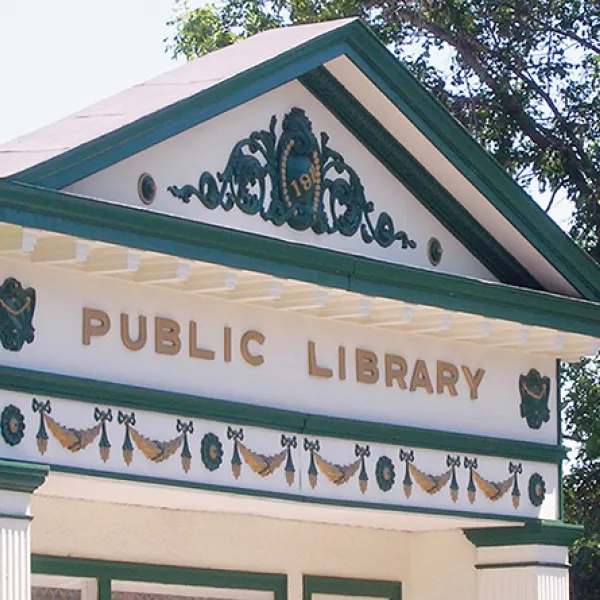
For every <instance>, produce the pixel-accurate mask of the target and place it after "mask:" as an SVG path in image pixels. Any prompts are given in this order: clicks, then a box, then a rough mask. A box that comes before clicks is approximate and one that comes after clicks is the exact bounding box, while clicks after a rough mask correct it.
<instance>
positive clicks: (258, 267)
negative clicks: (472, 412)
mask: <svg viewBox="0 0 600 600" xmlns="http://www.w3.org/2000/svg"><path fill="white" fill-rule="evenodd" d="M0 221H4V222H7V223H14V224H17V225H22V226H24V227H31V228H37V229H43V230H48V231H55V232H58V233H63V234H67V235H72V236H76V237H81V238H84V239H89V240H98V241H103V242H107V243H112V244H118V245H122V246H125V247H129V248H137V249H140V250H151V251H154V252H162V253H164V254H168V255H172V256H177V257H181V258H188V259H192V260H199V261H208V262H213V263H215V264H220V265H225V266H228V267H233V268H239V269H247V270H250V271H256V272H261V273H266V274H270V275H273V276H276V277H287V278H292V279H297V280H299V281H305V282H308V283H314V284H317V285H324V286H327V287H331V288H337V289H342V290H348V291H351V292H356V293H359V294H365V295H368V296H376V297H382V298H389V299H394V300H402V301H405V302H412V303H416V304H423V305H428V306H436V307H439V308H443V309H447V310H450V311H459V312H466V313H471V314H477V315H482V316H484V317H489V318H495V319H504V320H510V321H517V322H519V323H523V324H525V325H533V326H540V327H548V328H551V329H556V330H559V331H567V332H573V333H579V334H582V335H587V336H594V337H600V310H599V309H600V306H599V305H598V304H596V303H593V302H589V301H586V300H579V299H573V298H567V297H563V296H558V295H554V294H549V293H546V292H539V291H534V290H527V289H522V288H517V287H511V286H508V285H504V284H497V283H493V282H486V281H480V280H477V279H470V278H465V277H458V276H455V275H447V274H443V273H436V272H432V271H424V270H420V269H416V268H413V267H407V266H403V265H395V264H391V263H383V262H379V261H377V260H372V259H367V258H364V257H361V256H355V255H350V254H344V253H341V252H335V251H331V250H324V249H321V248H315V247H313V246H304V245H301V244H292V243H288V242H285V241H282V240H278V239H274V238H267V237H264V236H260V235H255V234H251V233H246V232H242V231H236V230H232V229H226V228H222V227H216V226H213V225H208V224H205V223H199V222H195V221H190V220H186V219H181V218H178V217H171V216H168V215H162V214H158V213H153V212H150V211H147V210H144V209H141V208H132V207H126V206H122V205H118V204H114V203H110V202H102V201H97V200H91V199H89V198H84V197H82V196H77V195H74V194H67V193H64V192H58V191H52V190H47V189H42V188H36V187H34V186H29V185H25V184H17V183H9V182H6V181H1V180H0Z"/></svg>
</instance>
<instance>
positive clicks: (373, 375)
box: [356, 348, 379, 384]
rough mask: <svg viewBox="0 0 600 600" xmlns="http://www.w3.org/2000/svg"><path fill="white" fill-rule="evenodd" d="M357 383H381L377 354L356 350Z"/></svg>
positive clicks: (362, 349)
mask: <svg viewBox="0 0 600 600" xmlns="http://www.w3.org/2000/svg"><path fill="white" fill-rule="evenodd" d="M356 381H358V382H359V383H369V384H373V383H377V382H378V381H379V369H378V368H377V354H375V352H371V351H370V350H365V349H364V348H357V349H356Z"/></svg>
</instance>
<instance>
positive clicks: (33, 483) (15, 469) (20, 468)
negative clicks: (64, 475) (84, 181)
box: [0, 459, 50, 494]
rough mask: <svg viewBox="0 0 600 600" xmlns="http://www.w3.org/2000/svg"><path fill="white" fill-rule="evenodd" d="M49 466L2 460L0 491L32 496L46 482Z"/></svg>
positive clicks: (0, 462) (0, 460)
mask: <svg viewBox="0 0 600 600" xmlns="http://www.w3.org/2000/svg"><path fill="white" fill-rule="evenodd" d="M49 471H50V467H49V466H47V465H41V464H33V463H25V462H18V461H15V460H4V459H0V490H3V491H8V492H22V493H26V494H31V493H33V492H34V491H35V490H37V489H38V488H39V487H40V485H42V483H44V481H45V480H46V476H47V475H48V472H49Z"/></svg>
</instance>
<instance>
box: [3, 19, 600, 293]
mask: <svg viewBox="0 0 600 600" xmlns="http://www.w3.org/2000/svg"><path fill="white" fill-rule="evenodd" d="M342 54H346V55H347V56H348V57H349V58H350V59H351V60H352V61H353V62H354V64H355V65H356V66H357V67H358V68H359V69H360V70H361V71H362V72H363V73H364V74H365V75H366V76H367V77H369V78H370V79H371V80H372V81H373V83H374V84H375V85H376V86H377V87H378V88H379V89H380V90H381V91H382V92H383V93H384V94H385V95H386V96H387V97H388V99H389V100H390V101H391V102H392V103H393V104H394V105H395V106H396V107H397V108H398V109H399V110H400V111H402V112H403V113H404V114H406V116H407V117H408V118H409V119H410V120H411V121H412V122H413V124H414V125H415V126H416V127H417V128H418V129H419V130H420V131H421V132H422V133H423V134H424V135H425V136H426V137H427V138H428V139H429V140H430V141H431V143H432V144H433V145H434V146H435V147H436V148H437V149H438V150H439V151H440V152H441V153H442V154H443V155H444V156H445V157H446V158H447V159H448V160H449V161H450V162H451V163H452V164H453V165H454V166H455V168H456V169H457V170H458V171H459V172H460V173H461V174H462V175H463V176H464V177H465V178H466V179H467V180H468V181H469V182H470V183H471V185H473V186H474V187H475V188H476V189H477V190H478V191H479V192H480V193H481V194H482V195H483V196H484V197H485V198H486V199H487V200H488V201H489V202H490V204H491V205H492V206H493V207H494V208H495V209H496V210H497V211H498V212H499V213H500V214H501V215H502V216H503V217H504V218H505V219H506V220H507V221H508V222H509V223H510V224H511V225H512V226H513V227H514V228H515V229H516V230H517V231H518V232H519V233H520V234H521V235H522V236H523V237H524V238H525V239H526V240H527V241H528V243H529V244H530V245H531V246H532V247H533V248H534V249H535V250H537V252H539V253H540V254H541V255H542V256H543V257H544V258H545V259H546V260H547V261H548V262H549V263H550V264H552V265H553V267H554V268H555V269H556V270H557V271H558V273H559V274H560V275H561V276H562V277H563V278H564V279H565V280H566V281H568V282H569V283H570V284H571V285H572V286H573V288H575V289H576V290H577V291H578V292H579V293H580V294H581V295H582V296H583V297H584V298H586V299H588V300H600V266H598V265H597V264H596V263H595V262H594V261H593V260H592V259H591V258H590V257H589V256H588V255H587V254H586V253H585V252H583V251H582V250H581V249H580V248H578V247H577V246H576V245H575V243H574V242H573V241H572V240H571V239H570V238H569V237H568V236H567V235H566V234H565V233H564V232H563V231H562V230H561V229H560V228H559V227H558V226H557V225H556V224H555V223H554V222H553V221H552V220H551V219H550V218H549V217H548V216H547V215H546V214H545V213H544V211H543V210H542V209H541V208H540V207H539V206H538V205H537V204H536V203H535V201H534V200H533V199H532V198H531V197H530V196H528V195H527V194H526V193H525V192H524V191H523V190H522V189H521V188H520V187H519V186H518V185H517V184H516V183H515V182H514V181H513V180H512V178H511V177H510V176H509V175H508V174H507V173H506V172H505V171H504V170H503V169H502V167H501V166H500V165H499V164H498V163H497V162H496V161H495V160H494V159H493V158H492V157H491V156H490V155H489V153H487V152H486V151H485V150H484V149H483V148H482V147H481V146H480V145H479V144H478V143H477V142H475V140H474V139H473V138H471V136H470V134H469V133H468V132H467V131H466V130H465V129H464V128H463V127H462V126H461V125H460V124H459V123H458V122H457V121H456V120H455V119H454V118H453V117H452V116H451V115H450V114H449V113H448V111H447V110H446V109H445V108H444V107H443V106H442V105H441V103H439V102H438V100H437V99H436V98H434V97H433V96H432V95H431V94H429V92H427V91H426V90H425V89H424V88H423V87H422V85H421V84H420V83H419V82H418V81H417V80H416V79H415V78H414V77H413V76H412V75H411V74H410V73H409V72H408V71H407V70H406V68H404V67H403V66H402V65H401V64H400V63H399V62H398V61H397V60H396V58H395V57H394V56H393V55H392V54H391V53H390V52H389V51H388V50H387V49H386V48H385V47H384V46H383V45H382V44H381V43H380V42H379V40H377V38H376V37H375V35H374V34H373V33H372V32H371V31H370V30H369V28H368V27H367V26H366V25H365V24H364V23H362V22H361V21H360V20H354V21H351V22H349V23H347V24H344V25H342V26H340V27H339V28H337V29H334V30H332V31H327V32H325V33H323V34H321V35H318V36H315V37H314V38H311V39H310V40H308V41H306V42H303V43H301V44H300V45H298V46H295V47H293V48H291V49H290V50H287V51H285V52H283V53H282V54H280V55H277V56H275V57H273V58H271V59H269V60H267V61H264V62H262V63H259V64H258V65H256V66H254V67H252V68H250V69H247V70H246V71H243V72H241V73H239V74H237V75H234V76H233V77H231V78H229V79H226V80H224V81H222V82H220V83H218V84H216V85H214V86H212V87H210V88H208V89H205V90H202V91H200V92H199V93H197V94H194V95H193V96H190V97H189V98H186V99H184V100H181V101H179V102H176V103H175V104H172V105H169V106H167V107H165V108H163V109H161V110H159V111H157V112H155V113H152V114H150V115H147V116H145V117H142V118H140V119H138V120H137V121H134V122H132V123H129V124H127V125H124V126H123V127H121V128H119V129H117V130H115V131H112V132H110V133H109V134H106V135H104V136H101V137H99V138H96V139H94V140H91V141H89V142H86V143H85V144H83V145H81V146H78V147H76V148H74V149H72V150H69V151H67V152H66V153H64V154H61V155H59V156H57V157H55V158H52V159H50V160H48V161H45V162H43V163H40V164H38V165H35V166H33V167H31V168H28V169H25V170H24V171H21V172H19V173H16V174H14V175H12V176H10V177H9V178H7V179H8V180H13V181H22V182H25V183H30V184H33V185H39V186H43V187H48V188H52V189H60V188H63V187H66V186H67V185H69V184H70V183H73V182H74V181H77V180H79V179H82V178H83V177H86V176H88V175H90V174H91V173H94V172H97V171H98V170H101V169H103V168H106V167H108V166H110V165H111V164H114V163H115V162H118V161H120V160H123V159H124V158H127V157H128V156H131V155H132V154H134V153H135V152H139V151H141V150H142V149H145V148H147V147H149V146H151V145H154V144H156V143H159V142H160V141H163V140H164V139H167V138H169V137H172V136H173V135H177V134H178V133H181V132H182V131H185V130H186V129H189V128H190V127H193V126H195V125H198V124H199V123H201V122H203V121H206V120H208V119H210V118H213V117H214V116H217V115H218V114H221V113H223V112H225V111H227V110H230V109H231V108H234V107H235V106H239V105H240V104H242V103H244V102H247V101H248V100H250V99H252V98H255V97H257V96H259V95H261V94H263V93H265V92H266V91H268V90H270V89H273V88H274V87H277V86H278V85H282V84H283V83H286V82H288V81H291V80H293V79H296V78H298V77H299V76H300V75H302V74H303V73H306V72H308V71H311V70H313V69H314V68H316V67H319V66H321V65H322V64H324V63H326V62H328V61H330V60H332V59H334V58H336V57H338V56H340V55H342ZM199 103H201V104H202V106H201V107H199V106H198V104H199ZM490 235H491V234H490Z"/></svg>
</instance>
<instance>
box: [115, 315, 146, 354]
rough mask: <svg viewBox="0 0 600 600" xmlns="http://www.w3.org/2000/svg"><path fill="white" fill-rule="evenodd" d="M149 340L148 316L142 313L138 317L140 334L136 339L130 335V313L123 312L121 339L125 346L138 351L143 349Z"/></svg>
mask: <svg viewBox="0 0 600 600" xmlns="http://www.w3.org/2000/svg"><path fill="white" fill-rule="evenodd" d="M147 340H148V326H147V323H146V317H145V316H144V315H140V316H139V317H138V335H137V339H136V340H134V339H132V338H131V336H130V335H129V315H128V314H127V313H121V341H122V342H123V346H125V348H127V349H128V350H132V351H133V352H137V351H138V350H141V349H142V348H143V347H144V346H145V345H146V342H147Z"/></svg>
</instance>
